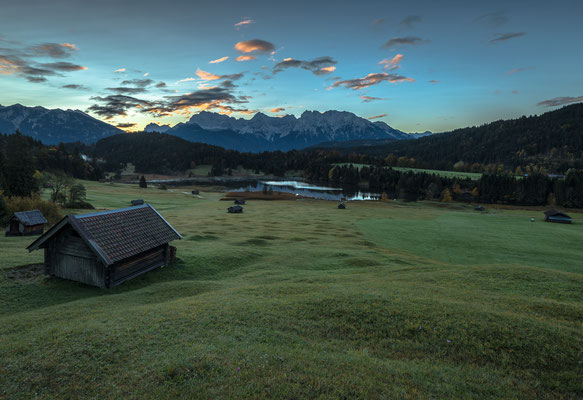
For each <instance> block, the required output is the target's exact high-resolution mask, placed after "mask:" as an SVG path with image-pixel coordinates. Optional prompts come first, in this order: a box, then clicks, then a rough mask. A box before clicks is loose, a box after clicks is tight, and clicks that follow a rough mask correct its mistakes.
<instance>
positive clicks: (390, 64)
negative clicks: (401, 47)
mask: <svg viewBox="0 0 583 400" xmlns="http://www.w3.org/2000/svg"><path fill="white" fill-rule="evenodd" d="M402 60H403V55H402V54H397V55H396V56H395V57H393V58H391V59H390V60H389V59H388V58H385V59H384V60H382V61H379V65H382V66H383V69H389V70H390V71H394V70H396V69H399V68H400V67H401V66H400V65H399V64H400V63H401V61H402Z"/></svg>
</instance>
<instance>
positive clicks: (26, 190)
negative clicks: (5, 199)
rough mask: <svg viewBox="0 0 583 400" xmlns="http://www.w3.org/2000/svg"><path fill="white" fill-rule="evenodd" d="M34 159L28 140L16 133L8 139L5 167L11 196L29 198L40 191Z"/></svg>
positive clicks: (8, 192) (7, 186)
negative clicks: (35, 175) (35, 177)
mask: <svg viewBox="0 0 583 400" xmlns="http://www.w3.org/2000/svg"><path fill="white" fill-rule="evenodd" d="M35 172H36V169H35V167H34V159H33V158H32V153H31V151H30V148H29V146H28V143H27V140H26V138H25V137H24V136H22V134H21V133H20V132H18V131H16V133H15V134H13V135H9V136H8V137H7V138H6V161H5V165H4V180H5V188H4V189H5V191H6V194H8V195H9V196H23V197H28V196H30V195H31V194H32V193H34V192H36V191H38V182H36V180H35V179H34V173H35Z"/></svg>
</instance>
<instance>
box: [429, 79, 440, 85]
mask: <svg viewBox="0 0 583 400" xmlns="http://www.w3.org/2000/svg"><path fill="white" fill-rule="evenodd" d="M428 82H429V83H432V84H436V83H439V81H436V80H435V79H432V80H430V81H428Z"/></svg>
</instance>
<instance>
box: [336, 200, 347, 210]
mask: <svg viewBox="0 0 583 400" xmlns="http://www.w3.org/2000/svg"><path fill="white" fill-rule="evenodd" d="M338 208H339V209H341V210H344V209H345V208H346V204H344V202H340V204H338Z"/></svg>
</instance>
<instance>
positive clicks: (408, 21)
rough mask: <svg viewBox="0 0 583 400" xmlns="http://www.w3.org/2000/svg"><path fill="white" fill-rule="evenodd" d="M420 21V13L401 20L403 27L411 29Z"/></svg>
mask: <svg viewBox="0 0 583 400" xmlns="http://www.w3.org/2000/svg"><path fill="white" fill-rule="evenodd" d="M419 22H421V17H420V16H419V15H409V16H408V17H406V18H405V19H403V20H402V21H401V23H400V25H401V27H402V28H406V29H411V28H413V27H414V26H415V24H418V23H419Z"/></svg>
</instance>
